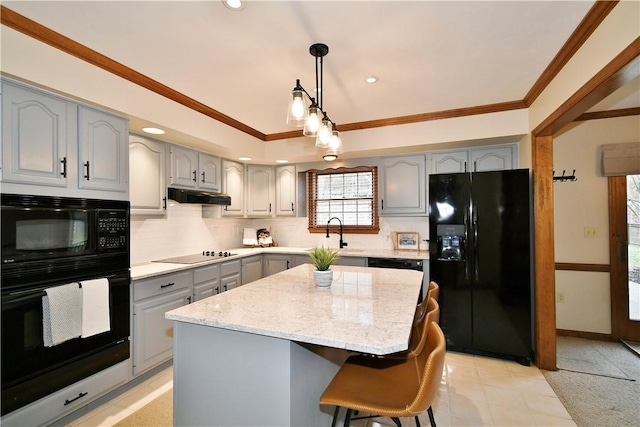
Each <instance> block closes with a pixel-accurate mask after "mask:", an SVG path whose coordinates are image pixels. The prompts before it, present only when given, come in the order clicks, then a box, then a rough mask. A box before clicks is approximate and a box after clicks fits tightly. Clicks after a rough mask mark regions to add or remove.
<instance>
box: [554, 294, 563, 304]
mask: <svg viewBox="0 0 640 427" xmlns="http://www.w3.org/2000/svg"><path fill="white" fill-rule="evenodd" d="M556 301H557V302H559V303H560V304H563V303H564V292H556Z"/></svg>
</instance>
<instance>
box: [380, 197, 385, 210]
mask: <svg viewBox="0 0 640 427" xmlns="http://www.w3.org/2000/svg"><path fill="white" fill-rule="evenodd" d="M380 202H381V205H382V206H381V210H384V199H380Z"/></svg>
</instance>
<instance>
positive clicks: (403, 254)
mask: <svg viewBox="0 0 640 427" xmlns="http://www.w3.org/2000/svg"><path fill="white" fill-rule="evenodd" d="M310 249H311V248H298V247H291V246H275V247H266V248H262V247H257V248H246V247H245V248H235V249H230V252H232V253H233V254H234V255H233V256H230V257H226V258H216V259H215V260H211V261H204V262H199V263H197V264H173V263H164V262H146V263H141V264H134V265H132V266H131V280H140V279H146V278H149V277H153V276H158V275H161V274H167V273H174V272H177V271H182V270H190V269H192V268H197V267H202V266H206V265H210V264H215V263H221V262H225V261H231V260H234V259H241V258H244V257H248V256H252V255H262V254H290V255H304V254H306V253H308V251H309V250H310ZM338 251H339V252H340V255H341V256H343V257H367V258H368V257H377V258H404V259H429V252H428V251H407V250H401V251H398V250H391V249H349V248H344V249H339V250H338ZM185 255H187V254H185Z"/></svg>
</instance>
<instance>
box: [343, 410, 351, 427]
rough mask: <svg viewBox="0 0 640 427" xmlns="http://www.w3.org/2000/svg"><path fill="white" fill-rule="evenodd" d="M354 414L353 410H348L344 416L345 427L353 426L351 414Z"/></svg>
mask: <svg viewBox="0 0 640 427" xmlns="http://www.w3.org/2000/svg"><path fill="white" fill-rule="evenodd" d="M352 413H353V410H352V409H349V408H347V413H346V415H345V416H344V427H349V424H351V414H352Z"/></svg>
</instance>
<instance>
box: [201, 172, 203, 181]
mask: <svg viewBox="0 0 640 427" xmlns="http://www.w3.org/2000/svg"><path fill="white" fill-rule="evenodd" d="M201 175H202V182H204V172H202V173H201Z"/></svg>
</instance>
